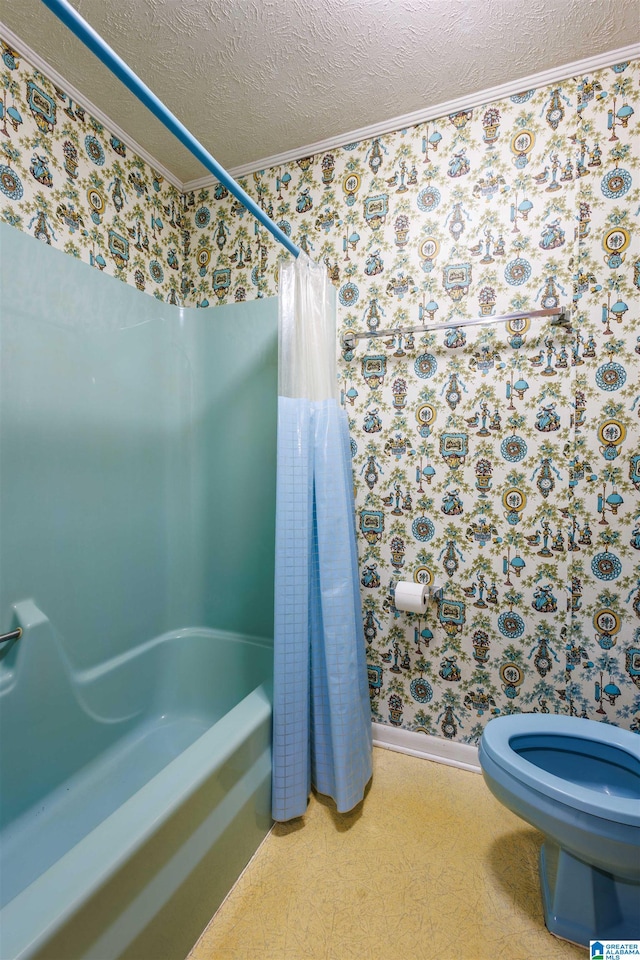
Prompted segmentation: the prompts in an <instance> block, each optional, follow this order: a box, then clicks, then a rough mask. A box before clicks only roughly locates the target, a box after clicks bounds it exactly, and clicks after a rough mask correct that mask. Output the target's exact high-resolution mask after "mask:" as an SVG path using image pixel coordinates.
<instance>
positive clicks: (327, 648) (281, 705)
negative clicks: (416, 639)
mask: <svg viewBox="0 0 640 960" xmlns="http://www.w3.org/2000/svg"><path fill="white" fill-rule="evenodd" d="M354 516H355V514H354V501H353V479H352V475H351V452H350V440H349V432H348V424H347V417H346V413H345V412H344V410H342V408H341V407H340V405H339V404H338V402H337V400H323V401H310V400H305V399H291V398H288V397H279V399H278V482H277V506H276V603H275V664H274V744H273V750H274V757H273V768H274V769H273V810H272V813H273V818H274V819H275V820H280V821H285V820H290V819H292V818H293V817H299V816H301V815H302V814H303V813H304V812H305V810H306V808H307V803H308V799H309V794H310V790H311V786H313V787H315V789H316V790H317V791H318V792H319V793H322V794H327V795H329V796H331V797H333V799H334V800H335V803H336V806H337V809H338V810H339V811H340V812H346V811H348V810H351V809H352V808H353V807H354V806H355V805H356V804H357V803H358V802H359V801H360V800H361V799H362V798H363V795H364V790H365V787H366V785H367V783H368V781H369V779H370V777H371V765H372V761H371V757H372V742H371V739H372V738H371V710H370V704H369V690H368V681H367V669H366V659H365V644H364V636H363V628H362V613H361V606H360V593H359V583H358V564H357V551H356V537H355V526H354Z"/></svg>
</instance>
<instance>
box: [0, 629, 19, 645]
mask: <svg viewBox="0 0 640 960" xmlns="http://www.w3.org/2000/svg"><path fill="white" fill-rule="evenodd" d="M21 636H22V627H18V629H17V630H11V631H10V632H9V633H0V643H6V642H7V640H19V639H20V637H21Z"/></svg>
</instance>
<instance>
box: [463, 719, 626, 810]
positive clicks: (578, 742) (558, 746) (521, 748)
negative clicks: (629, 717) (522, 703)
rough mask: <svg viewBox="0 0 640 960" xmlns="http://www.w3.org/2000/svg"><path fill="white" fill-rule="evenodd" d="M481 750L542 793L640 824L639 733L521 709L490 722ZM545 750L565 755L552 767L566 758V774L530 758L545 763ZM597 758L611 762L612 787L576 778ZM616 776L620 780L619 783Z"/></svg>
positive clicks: (496, 763)
mask: <svg viewBox="0 0 640 960" xmlns="http://www.w3.org/2000/svg"><path fill="white" fill-rule="evenodd" d="M534 716H535V720H534ZM505 721H507V722H505ZM480 749H481V754H484V759H485V760H486V761H488V762H489V764H491V763H493V764H495V765H496V766H497V767H498V768H499V769H501V770H502V772H503V774H505V775H507V776H510V777H513V778H514V779H515V780H516V781H518V782H520V783H521V784H523V785H524V786H526V787H527V788H529V789H531V790H533V791H535V792H536V793H539V794H544V795H546V796H547V797H549V798H550V799H552V800H554V801H556V802H558V803H563V804H567V805H569V806H571V807H572V808H573V809H575V810H580V811H583V812H584V813H587V814H591V815H592V816H596V817H599V818H601V819H603V820H610V821H615V822H617V823H620V824H626V825H628V826H633V827H640V737H638V736H637V734H634V733H631V732H630V731H628V730H622V729H620V728H619V727H614V726H611V725H610V724H604V723H594V721H591V720H583V719H582V718H579V717H564V716H556V715H549V714H537V715H532V714H521V715H517V716H516V715H511V716H508V717H496V718H495V719H494V720H492V721H491V722H490V723H489V724H487V727H486V728H485V731H484V734H483V737H482V742H481V748H480ZM544 751H549V752H554V751H562V752H563V753H564V754H565V756H564V757H562V758H559V757H557V758H555V761H554V762H553V763H551V764H550V766H552V767H556V768H557V767H558V766H559V765H560V764H561V763H562V762H563V761H564V762H565V767H566V775H563V776H558V775H557V774H555V773H552V772H550V771H549V770H548V769H545V767H544V766H540V765H539V762H536V761H533V762H532V760H530V759H527V753H530V755H534V754H535V756H536V758H537V760H542V762H544V760H543V758H542V754H543V753H544ZM572 757H573V759H572ZM581 758H582V760H581ZM592 758H595V759H596V761H598V760H599V761H605V762H606V764H607V765H608V766H609V772H610V775H611V778H612V782H611V783H610V785H609V789H608V790H607V788H606V785H605V787H604V789H603V786H598V787H597V788H596V787H592V786H586V785H583V784H581V783H580V782H578V779H579V778H578V776H576V779H572V773H573V771H574V770H575V771H576V773H578V772H579V767H580V764H581V763H584V764H585V765H587V764H589V762H590V760H591V759H592ZM481 763H482V757H481ZM601 766H602V767H604V766H605V763H602V764H601ZM616 776H617V777H618V779H619V781H620V785H619V786H618V787H617V786H616Z"/></svg>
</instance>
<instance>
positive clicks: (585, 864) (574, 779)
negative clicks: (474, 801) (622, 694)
mask: <svg viewBox="0 0 640 960" xmlns="http://www.w3.org/2000/svg"><path fill="white" fill-rule="evenodd" d="M479 759H480V766H481V767H482V773H483V775H484V779H485V782H486V783H487V786H488V787H489V789H490V790H491V792H492V793H493V794H494V796H495V797H497V799H498V800H500V801H501V803H503V804H504V805H505V806H506V807H508V808H509V810H511V811H512V812H513V813H516V814H517V815H518V816H519V817H522V819H523V820H526V821H527V823H530V824H531V825H532V826H534V827H536V828H537V829H538V830H540V832H541V833H542V834H544V838H545V839H544V843H543V844H542V848H541V850H540V884H541V887H542V900H543V907H544V917H545V923H546V925H547V929H548V930H549V931H550V932H551V933H553V934H555V935H556V936H558V937H562V938H563V939H565V940H570V941H572V942H573V943H577V944H580V945H581V946H589V941H590V940H596V939H598V940H635V939H637V938H638V937H640V736H638V735H637V734H634V733H631V732H630V731H628V730H622V729H620V728H619V727H615V726H612V725H610V724H606V723H598V722H597V721H595V720H586V719H582V718H580V717H566V716H555V715H551V714H539V713H523V714H513V715H511V716H505V717H496V718H495V719H494V720H491V721H490V722H489V723H488V724H487V726H486V728H485V730H484V733H483V735H482V739H481V741H480V752H479Z"/></svg>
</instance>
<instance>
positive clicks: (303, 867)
mask: <svg viewBox="0 0 640 960" xmlns="http://www.w3.org/2000/svg"><path fill="white" fill-rule="evenodd" d="M540 842H541V835H540V834H539V833H538V832H537V831H536V830H534V829H533V828H532V827H530V826H529V825H528V824H526V823H524V821H522V820H520V819H519V818H518V817H516V816H514V815H513V814H512V813H510V812H509V811H508V810H507V809H506V808H505V807H503V806H502V805H501V804H500V803H498V801H497V800H495V799H494V797H493V796H492V795H491V793H490V792H489V790H488V789H487V787H486V786H485V784H484V781H483V779H482V777H481V776H480V775H478V774H476V773H468V772H466V771H464V770H460V769H458V768H455V767H449V766H445V765H443V764H439V763H433V762H430V761H427V760H422V759H417V758H414V757H410V756H406V755H404V754H400V753H394V752H392V751H389V750H383V749H379V748H375V749H374V773H373V778H372V781H371V784H370V785H369V788H368V791H367V795H366V797H365V799H364V801H363V803H361V804H360V805H359V806H358V807H357V808H356V809H355V810H353V811H352V812H350V813H349V814H346V815H345V814H338V813H337V812H336V810H335V806H334V804H333V802H332V801H331V800H329V799H328V798H326V797H322V796H317V795H313V796H312V798H311V801H310V803H309V807H308V809H307V812H306V814H305V816H304V817H301V818H300V819H298V820H295V821H292V822H290V823H288V824H277V825H276V826H275V827H274V828H273V830H272V832H271V833H270V834H269V835H268V837H267V838H266V840H265V841H264V843H263V844H262V846H261V847H260V848H259V850H258V851H257V853H256V855H255V856H254V858H253V860H252V861H251V863H250V864H249V866H248V868H247V869H246V870H245V872H244V874H243V875H242V876H241V878H240V880H239V881H238V883H237V884H236V886H235V887H234V889H233V890H232V892H231V893H230V895H229V896H228V897H227V899H226V900H225V902H224V903H223V904H222V906H221V907H220V909H219V910H218V912H217V913H216V915H215V917H214V918H213V919H212V920H211V922H210V923H209V925H208V927H207V928H206V930H205V931H204V933H203V934H202V936H201V938H200V939H199V941H198V942H197V943H196V945H195V946H194V948H193V950H192V951H191V953H190V954H189V958H188V960H565V958H567V960H569V958H585V957H587V955H588V950H585V949H582V948H580V947H577V946H575V945H574V944H570V943H567V942H565V941H562V940H558V939H556V938H555V937H553V936H552V935H551V934H550V933H549V932H548V931H547V929H546V927H545V925H544V920H543V916H542V905H541V901H540V891H539V885H538V849H539V846H540Z"/></svg>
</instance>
